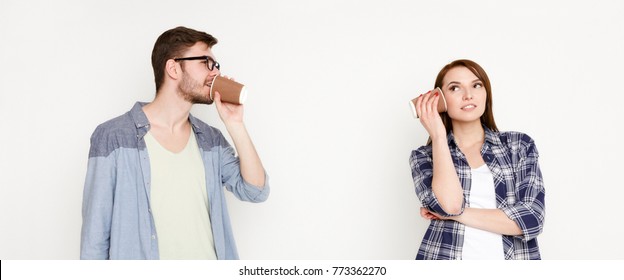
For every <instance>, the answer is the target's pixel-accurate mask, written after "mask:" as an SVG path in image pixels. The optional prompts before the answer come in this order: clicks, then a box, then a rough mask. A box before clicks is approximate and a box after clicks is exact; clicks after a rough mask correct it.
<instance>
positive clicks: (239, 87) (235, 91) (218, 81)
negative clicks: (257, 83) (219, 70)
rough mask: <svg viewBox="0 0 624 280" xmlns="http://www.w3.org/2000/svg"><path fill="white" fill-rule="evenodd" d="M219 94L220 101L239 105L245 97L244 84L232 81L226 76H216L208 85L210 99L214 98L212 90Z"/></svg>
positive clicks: (243, 101)
mask: <svg viewBox="0 0 624 280" xmlns="http://www.w3.org/2000/svg"><path fill="white" fill-rule="evenodd" d="M215 91H218V92H219V93H220V94H221V101H223V102H227V103H232V104H237V105H241V104H243V103H245V99H247V89H246V88H245V85H243V84H240V83H237V82H235V81H232V80H230V79H228V78H224V77H221V76H217V77H215V78H214V80H213V81H212V85H211V86H210V100H214V92H215Z"/></svg>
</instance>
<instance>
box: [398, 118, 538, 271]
mask: <svg viewBox="0 0 624 280" xmlns="http://www.w3.org/2000/svg"><path fill="white" fill-rule="evenodd" d="M484 129H485V142H484V144H483V146H482V148H481V155H482V156H483V159H484V161H485V163H486V164H487V166H488V168H489V169H490V171H491V172H492V176H493V177H494V186H495V192H496V207H497V208H498V209H501V210H503V212H504V213H505V214H507V216H508V217H509V218H510V219H512V220H513V221H515V222H516V223H517V224H518V226H519V227H520V229H522V235H519V236H509V235H503V240H502V242H503V249H504V250H505V252H504V254H505V259H507V260H513V259H528V260H535V259H540V258H541V256H540V252H539V247H538V244H537V239H536V237H537V235H539V234H540V233H541V232H542V229H543V226H544V215H545V208H544V195H545V192H544V181H543V180H542V173H541V171H540V168H539V163H538V157H539V154H538V152H537V148H536V146H535V143H534V141H533V139H531V137H529V136H528V135H526V134H523V133H520V132H493V131H491V130H490V129H488V128H485V127H484ZM447 141H448V145H449V149H450V152H451V157H452V158H453V163H454V165H455V170H457V175H458V176H459V180H460V182H461V185H462V188H463V189H464V206H462V210H461V211H462V212H463V210H464V209H463V208H464V207H466V205H465V202H466V201H469V200H468V198H469V196H470V182H471V179H470V176H471V172H470V166H469V165H468V161H467V160H466V157H465V156H464V154H463V153H462V152H461V151H460V150H459V148H458V147H457V144H456V142H455V139H454V137H453V133H449V135H448V137H447ZM410 166H411V169H412V177H413V178H414V185H415V187H416V194H417V195H418V198H419V199H420V202H421V203H422V205H423V206H424V207H427V208H428V209H429V210H431V211H434V212H436V213H439V214H441V215H443V216H450V215H449V214H448V213H446V212H444V210H442V207H440V204H439V203H438V200H437V199H436V197H435V195H434V194H433V191H432V190H431V181H432V179H433V159H432V149H431V145H428V146H422V147H420V148H418V149H417V150H414V151H412V154H411V157H410ZM464 228H465V227H464V225H463V224H461V223H458V222H455V221H451V220H432V221H431V223H430V225H429V228H428V229H427V232H426V233H425V236H424V237H423V241H422V243H421V245H420V249H419V250H418V254H417V256H416V259H417V260H418V259H434V260H440V259H442V260H457V259H461V258H462V247H463V243H464Z"/></svg>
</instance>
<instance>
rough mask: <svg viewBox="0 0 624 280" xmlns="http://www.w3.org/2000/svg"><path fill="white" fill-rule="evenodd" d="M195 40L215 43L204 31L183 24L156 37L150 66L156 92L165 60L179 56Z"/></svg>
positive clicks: (214, 39)
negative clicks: (152, 69) (152, 71)
mask: <svg viewBox="0 0 624 280" xmlns="http://www.w3.org/2000/svg"><path fill="white" fill-rule="evenodd" d="M197 42H203V43H205V44H206V45H208V47H209V48H212V46H214V45H215V44H216V43H217V38H215V37H212V35H210V34H208V33H206V32H202V31H197V30H194V29H190V28H186V27H184V26H178V27H176V28H173V29H169V30H167V31H165V32H164V33H163V34H161V35H160V36H159V37H158V39H157V40H156V43H155V44H154V49H153V50H152V68H154V80H155V82H156V92H158V90H159V89H160V86H161V85H162V83H163V82H164V78H165V77H164V76H165V65H166V64H167V60H169V59H171V58H175V57H179V56H181V55H182V54H183V53H184V52H185V51H186V50H187V49H189V48H190V47H192V46H193V45H195V44H196V43H197Z"/></svg>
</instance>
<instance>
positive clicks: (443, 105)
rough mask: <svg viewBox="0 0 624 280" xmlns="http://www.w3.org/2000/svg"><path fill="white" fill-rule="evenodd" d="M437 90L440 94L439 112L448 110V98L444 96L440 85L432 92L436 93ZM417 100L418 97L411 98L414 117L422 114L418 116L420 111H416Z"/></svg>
mask: <svg viewBox="0 0 624 280" xmlns="http://www.w3.org/2000/svg"><path fill="white" fill-rule="evenodd" d="M436 92H438V93H439V95H440V99H439V100H438V113H443V112H446V110H447V109H448V108H447V107H446V98H445V97H444V93H443V92H442V90H441V89H440V88H439V87H437V88H435V89H434V90H432V91H431V93H430V94H435V93H436ZM416 100H418V97H416V98H414V99H412V100H410V107H411V108H412V114H414V118H419V117H420V116H418V113H417V112H416Z"/></svg>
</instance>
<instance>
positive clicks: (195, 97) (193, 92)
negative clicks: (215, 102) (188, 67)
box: [178, 73, 212, 104]
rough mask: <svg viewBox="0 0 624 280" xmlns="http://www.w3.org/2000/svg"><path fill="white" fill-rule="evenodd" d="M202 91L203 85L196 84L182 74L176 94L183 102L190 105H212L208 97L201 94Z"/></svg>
mask: <svg viewBox="0 0 624 280" xmlns="http://www.w3.org/2000/svg"><path fill="white" fill-rule="evenodd" d="M203 89H204V84H202V83H198V82H197V81H195V80H194V79H193V78H191V77H190V76H188V75H186V74H185V73H184V74H182V81H181V82H180V85H179V86H178V90H179V91H178V94H179V95H180V96H181V97H182V98H184V100H186V101H188V102H191V103H192V104H212V100H210V98H209V97H208V95H204V94H202V91H203Z"/></svg>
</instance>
